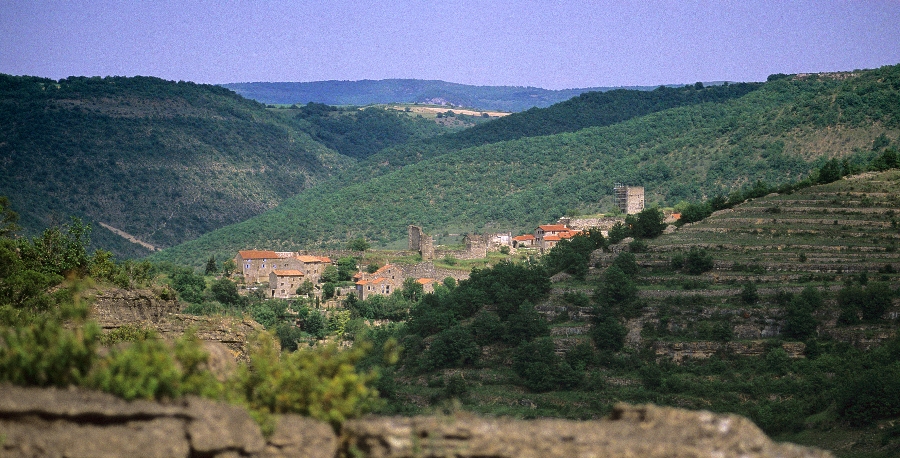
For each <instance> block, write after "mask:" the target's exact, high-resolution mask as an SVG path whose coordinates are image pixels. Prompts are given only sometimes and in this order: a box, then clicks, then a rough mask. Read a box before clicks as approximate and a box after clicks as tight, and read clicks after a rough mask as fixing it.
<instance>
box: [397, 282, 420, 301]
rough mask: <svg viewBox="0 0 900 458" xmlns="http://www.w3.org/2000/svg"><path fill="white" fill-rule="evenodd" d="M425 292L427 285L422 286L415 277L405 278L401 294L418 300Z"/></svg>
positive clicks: (408, 298)
mask: <svg viewBox="0 0 900 458" xmlns="http://www.w3.org/2000/svg"><path fill="white" fill-rule="evenodd" d="M424 294H425V287H424V286H422V284H421V283H419V282H418V281H417V280H416V279H415V278H407V279H405V280H403V286H402V287H401V289H400V295H401V296H402V297H403V298H404V299H406V300H407V301H411V302H418V301H419V299H421V298H422V296H423V295H424Z"/></svg>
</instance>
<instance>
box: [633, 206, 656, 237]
mask: <svg viewBox="0 0 900 458" xmlns="http://www.w3.org/2000/svg"><path fill="white" fill-rule="evenodd" d="M628 216H629V217H630V216H633V215H628ZM628 219H629V218H628V217H626V224H627V222H628ZM664 219H665V215H663V212H662V210H660V209H659V207H650V208H645V209H643V210H642V211H641V212H640V213H638V214H637V216H636V217H635V218H634V220H633V221H634V222H633V224H632V227H631V233H632V234H633V235H634V236H635V237H640V238H644V239H652V238H655V237H657V236H659V235H660V234H662V233H663V231H664V230H665V229H666V223H664V222H663V220H664Z"/></svg>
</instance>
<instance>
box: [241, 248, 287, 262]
mask: <svg viewBox="0 0 900 458" xmlns="http://www.w3.org/2000/svg"><path fill="white" fill-rule="evenodd" d="M238 255H240V257H241V259H245V260H246V259H278V253H276V252H274V251H271V250H241V251H238Z"/></svg>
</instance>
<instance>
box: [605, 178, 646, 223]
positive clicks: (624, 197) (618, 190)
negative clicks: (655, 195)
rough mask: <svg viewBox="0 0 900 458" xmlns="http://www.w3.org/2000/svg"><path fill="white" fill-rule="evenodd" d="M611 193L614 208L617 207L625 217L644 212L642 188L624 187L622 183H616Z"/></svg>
mask: <svg viewBox="0 0 900 458" xmlns="http://www.w3.org/2000/svg"><path fill="white" fill-rule="evenodd" d="M613 193H614V194H615V198H616V207H619V210H622V212H623V213H625V214H626V215H633V214H635V213H640V212H641V211H643V210H644V187H643V186H625V185H624V184H622V183H616V186H615V187H614V188H613Z"/></svg>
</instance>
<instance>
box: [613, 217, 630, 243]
mask: <svg viewBox="0 0 900 458" xmlns="http://www.w3.org/2000/svg"><path fill="white" fill-rule="evenodd" d="M629 234H630V231H629V230H628V227H627V226H626V225H625V224H623V223H622V222H621V221H617V222H616V223H615V224H613V226H612V227H611V228H610V229H609V243H611V244H616V243H619V242H621V241H622V240H624V239H625V237H628V236H629Z"/></svg>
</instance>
